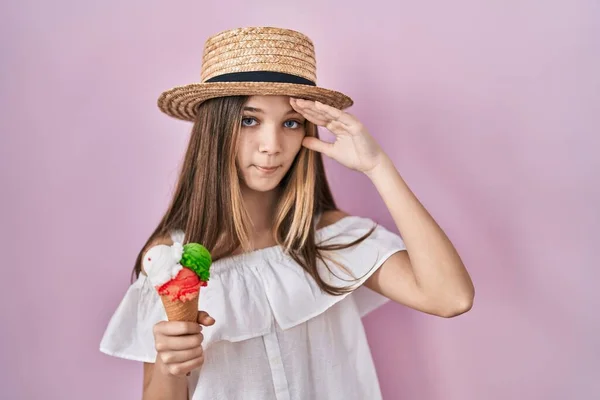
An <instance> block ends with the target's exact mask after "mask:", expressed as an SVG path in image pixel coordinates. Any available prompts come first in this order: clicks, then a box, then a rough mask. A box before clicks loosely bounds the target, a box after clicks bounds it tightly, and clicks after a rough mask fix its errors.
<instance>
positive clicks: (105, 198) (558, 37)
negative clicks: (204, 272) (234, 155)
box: [0, 0, 600, 400]
mask: <svg viewBox="0 0 600 400" xmlns="http://www.w3.org/2000/svg"><path fill="white" fill-rule="evenodd" d="M9 3H13V4H9ZM0 15H2V16H3V23H2V25H1V27H0V30H1V32H0V33H1V34H2V35H1V36H0V37H1V39H0V46H1V47H0V55H1V56H0V57H1V61H0V96H1V97H0V128H1V135H0V176H1V186H0V190H1V193H2V195H1V197H0V198H1V205H2V207H1V209H0V218H1V219H0V221H1V222H0V227H1V228H0V232H1V237H0V243H1V245H0V246H2V260H3V262H2V266H1V268H2V277H3V281H2V282H4V283H5V285H4V290H5V291H4V296H3V299H4V301H5V303H4V306H3V307H2V310H1V311H0V313H1V320H2V329H0V346H1V347H0V350H1V351H0V354H1V356H0V363H1V368H2V371H1V373H0V387H2V396H1V397H2V398H5V399H38V398H44V399H47V400H53V399H82V398H85V399H89V400H100V399H131V398H139V393H140V384H141V366H140V365H138V364H137V363H134V362H129V361H124V360H119V359H115V358H110V357H108V356H105V355H103V354H101V353H99V351H98V344H99V341H100V337H101V335H102V333H103V330H104V328H105V326H106V323H107V322H108V319H109V317H110V315H111V314H112V312H113V310H114V309H115V307H116V306H117V304H118V302H119V300H120V299H121V296H122V295H123V293H124V291H125V290H126V287H127V285H128V279H129V272H130V267H131V264H132V262H133V258H134V256H135V254H136V251H137V250H138V248H139V246H140V245H141V243H142V241H143V240H144V239H145V237H146V235H147V234H148V233H149V231H150V229H151V228H152V227H153V226H154V224H155V223H156V222H157V219H158V217H159V216H160V214H161V212H162V211H163V210H164V207H165V206H166V203H167V200H168V196H169V191H170V188H171V186H172V183H173V181H174V179H175V176H176V175H175V174H176V170H177V165H178V162H179V159H180V157H181V154H182V151H183V149H184V146H185V144H186V139H187V131H188V129H189V125H188V124H186V123H181V122H177V121H175V120H172V119H169V118H168V117H166V116H163V115H162V114H160V113H159V112H158V110H157V108H156V106H155V101H156V97H157V96H158V94H159V93H160V91H161V90H163V89H166V88H169V87H171V86H174V85H178V84H184V83H188V82H191V81H193V80H195V79H197V77H198V76H199V67H200V61H201V50H202V45H203V41H204V39H205V38H206V37H207V35H209V34H212V33H215V32H217V31H220V30H224V29H229V28H232V27H238V26H248V25H276V26H284V27H289V28H293V29H298V30H301V31H303V32H305V33H307V34H308V35H309V36H311V37H312V38H313V40H314V42H315V44H316V49H317V56H318V62H319V81H320V83H321V84H323V85H326V86H329V87H333V88H338V89H340V90H342V91H345V92H348V93H349V94H351V95H352V96H353V97H354V98H355V100H356V106H355V107H354V108H353V109H352V112H353V113H354V114H356V115H357V116H359V117H360V118H361V119H362V120H363V122H364V123H365V124H366V125H367V126H368V127H369V128H370V130H371V132H372V133H373V134H374V136H376V138H377V139H378V140H379V141H380V142H381V143H382V144H383V145H384V147H385V148H386V149H387V150H388V152H389V153H390V155H391V156H392V158H393V159H394V160H395V162H396V164H397V166H398V168H399V169H400V171H401V173H402V174H403V176H404V177H405V178H406V180H407V181H408V182H409V184H410V185H411V187H412V188H413V190H414V191H415V192H416V193H417V195H418V196H419V197H420V198H421V200H422V201H423V202H424V203H425V205H426V206H427V207H428V208H429V210H430V211H431V212H432V213H433V214H434V216H435V217H436V218H437V220H438V221H439V222H440V223H441V224H442V226H444V227H445V229H446V231H447V232H448V234H449V235H450V236H451V238H452V239H453V241H454V242H455V244H456V246H457V247H458V248H459V250H460V252H461V254H462V256H463V258H464V260H465V262H466V264H467V265H468V267H469V268H470V271H471V272H472V275H473V278H474V281H475V284H476V288H477V296H476V303H475V307H474V308H473V310H472V311H471V312H470V313H469V314H467V315H464V316H461V317H459V318H456V319H451V320H443V319H438V318H434V317H430V316H427V315H421V314H418V313H416V312H413V311H411V310H408V309H405V308H403V307H402V306H400V305H397V304H388V305H386V306H384V307H383V308H381V309H380V310H377V311H376V312H374V313H373V314H371V315H370V316H368V317H367V318H366V324H367V329H368V334H369V337H370V339H371V343H372V348H373V353H374V357H375V360H376V363H377V368H378V371H379V374H380V377H381V385H382V389H383V393H384V397H385V399H419V400H433V399H444V400H466V399H469V400H470V399H486V400H493V399H544V400H550V399H597V398H600V381H599V380H598V378H599V372H598V371H600V346H599V344H598V338H599V337H600V329H599V328H600V322H599V319H598V309H599V306H600V295H598V294H597V293H598V292H597V282H598V279H599V278H600V274H599V272H598V271H599V269H600V268H599V266H600V265H599V262H598V256H597V254H596V253H595V250H596V249H597V247H598V246H597V242H598V239H600V237H599V234H598V223H600V213H599V211H598V207H599V204H600V189H599V188H600V179H599V172H600V162H599V160H600V158H599V157H598V149H599V148H600V140H599V137H600V135H599V133H600V132H599V130H600V121H599V115H600V78H599V74H598V71H600V17H599V16H600V7H599V5H598V2H596V1H593V0H590V1H569V2H567V1H562V2H559V1H544V2H542V1H538V2H535V1H529V0H526V1H505V0H494V1H486V2H479V1H464V0H459V1H453V2H442V1H440V2H408V1H396V2H392V1H368V2H363V1H361V2H359V1H333V2H328V3H327V4H318V3H317V2H316V1H303V2H299V3H298V2H296V3H291V2H282V1H275V0H271V1H254V2H243V1H237V0H230V1H227V2H224V3H221V2H217V1H213V2H199V1H176V2H165V1H148V0H146V1H129V2H121V1H116V0H107V1H103V2H89V1H88V2H81V1H79V2H78V1H66V0H57V1H53V2H43V1H34V0H27V1H25V0H21V1H19V2H18V4H17V2H2V4H1V5H0ZM328 167H329V174H330V177H331V180H332V181H333V182H332V186H333V188H334V190H335V193H336V195H337V198H338V199H339V203H340V205H341V206H342V208H343V209H346V210H347V211H349V212H352V213H357V214H361V215H367V216H370V217H373V218H375V219H377V220H379V221H380V222H382V223H383V224H384V225H386V226H388V227H390V228H391V227H392V221H391V219H390V217H389V215H388V214H387V211H386V210H385V209H384V208H383V205H382V202H381V201H380V200H379V198H378V196H377V194H376V193H375V192H374V191H373V190H372V188H371V186H370V183H369V182H368V181H367V180H366V179H365V178H363V177H361V176H358V175H357V174H355V173H352V172H350V171H347V170H344V169H342V168H340V167H338V166H337V165H332V164H331V163H329V164H328ZM357 193H359V194H360V195H357ZM13 282H16V284H13ZM21 285H22V287H21ZM7 288H8V292H7V291H6V290H7ZM216 317H218V316H216Z"/></svg>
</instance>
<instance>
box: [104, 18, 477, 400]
mask: <svg viewBox="0 0 600 400" xmlns="http://www.w3.org/2000/svg"><path fill="white" fill-rule="evenodd" d="M350 105H352V100H351V99H350V98H348V97H347V96H345V95H343V94H341V93H339V92H335V91H332V90H328V89H324V88H320V87H318V86H316V70H315V57H314V48H313V44H312V42H311V41H310V39H309V38H307V37H306V36H304V35H302V34H301V33H298V32H295V31H291V30H286V29H278V28H263V27H261V28H244V29H236V30H232V31H227V32H223V33H220V34H218V35H215V36H213V37H211V38H209V39H208V41H207V42H206V44H205V50H204V57H203V66H202V78H201V83H196V84H191V85H187V86H182V87H176V88H174V89H171V90H169V91H167V92H165V93H163V95H162V96H161V97H160V99H159V107H160V108H161V110H162V111H164V112H165V113H167V114H168V115H170V116H173V117H176V118H180V119H184V120H189V121H194V126H193V130H192V135H191V138H190V142H189V147H188V149H187V153H186V154H185V160H184V164H183V167H182V171H181V174H180V176H179V180H178V183H177V187H176V189H175V193H174V197H173V200H172V202H171V204H170V206H169V208H168V210H167V212H166V214H165V215H164V217H163V218H162V220H161V221H160V223H159V224H158V227H157V228H156V230H155V231H154V232H153V233H152V235H150V238H149V239H148V241H147V243H146V244H145V245H144V246H143V248H142V250H141V251H140V254H139V256H138V260H137V262H136V266H135V273H136V275H137V276H138V279H137V280H136V281H135V283H133V284H132V285H131V287H130V288H129V290H128V291H127V293H126V295H125V298H124V299H123V301H122V303H121V304H120V306H119V308H118V309H117V311H116V312H115V314H114V316H113V318H112V319H111V322H110V324H109V326H108V328H107V331H106V333H105V336H104V338H103V341H102V343H101V350H102V351H103V352H105V353H107V354H110V355H114V356H118V357H123V358H128V359H133V360H139V361H143V362H144V363H145V364H144V384H143V398H144V399H146V400H150V399H186V398H191V399H202V400H207V399H228V400H233V399H261V400H270V399H273V400H290V399H298V400H300V399H302V400H305V399H311V400H315V399H317V400H318V399H328V400H332V399H344V400H349V399H369V400H373V399H379V398H381V394H380V390H379V384H378V382H377V376H376V374H375V368H374V365H373V361H372V359H371V354H370V351H369V347H368V344H367V341H366V337H365V332H364V330H363V326H362V323H361V317H362V316H363V315H365V314H366V313H367V312H369V311H370V310H372V309H373V308H375V307H377V306H379V305H381V304H383V302H384V301H386V300H387V299H391V300H393V301H395V302H398V303H401V304H404V305H406V306H408V307H411V308H414V309H416V310H419V311H422V312H425V313H429V314H433V315H438V316H442V317H452V316H455V315H459V314H461V313H464V312H466V311H467V310H469V309H470V308H471V305H472V302H473V296H474V289H473V285H472V282H471V279H470V277H469V275H468V273H467V271H466V270H465V267H464V266H463V263H462V262H461V259H460V257H459V255H458V254H457V252H456V251H455V249H454V247H453V246H452V244H451V243H450V241H449V240H448V238H447V237H446V235H445V234H444V232H443V231H442V230H441V229H440V228H439V227H438V225H437V224H436V223H435V221H434V220H433V218H432V217H431V216H430V215H429V214H428V212H427V211H426V210H425V209H424V208H423V206H422V205H421V203H420V202H419V201H418V200H417V198H416V197H415V196H414V195H413V193H412V192H411V191H410V189H409V188H408V187H407V185H406V183H405V182H404V181H403V179H402V177H401V176H400V174H399V173H398V171H397V170H396V169H395V168H394V165H393V164H392V162H391V160H390V158H389V157H388V155H387V154H386V153H385V152H384V151H383V150H382V149H381V147H380V146H379V145H378V144H377V143H376V141H375V140H374V139H373V137H372V136H371V135H370V134H369V132H368V131H367V129H366V128H365V127H364V126H363V125H362V124H361V123H360V122H359V121H358V120H357V119H356V118H355V117H353V116H352V115H350V114H348V113H346V112H344V111H342V110H344V109H346V108H347V107H349V106H350ZM317 126H322V127H325V128H327V129H328V130H330V131H331V132H333V133H334V134H335V137H336V139H335V142H333V143H326V142H323V141H321V140H320V139H319V135H318V132H317ZM322 154H325V155H326V156H327V157H330V158H333V159H334V160H336V161H337V162H339V163H341V164H342V165H344V166H346V167H348V168H351V169H353V170H356V171H359V172H362V173H364V174H365V175H366V176H368V177H369V178H370V179H371V181H372V182H373V185H374V186H375V188H376V189H377V190H378V192H379V193H380V195H381V196H382V198H383V200H384V202H385V204H386V205H387V207H388V209H389V211H390V214H391V216H392V218H393V219H394V221H395V223H396V226H397V228H398V230H399V232H400V233H401V234H402V239H401V238H400V236H398V235H396V234H394V233H392V232H390V231H388V230H386V229H385V228H383V227H381V226H378V225H376V224H375V223H374V222H373V221H372V220H370V219H368V218H362V217H358V216H350V215H347V214H345V213H344V212H342V211H340V210H338V209H337V207H336V204H335V202H334V199H333V196H332V194H331V191H330V189H329V186H328V184H327V180H326V177H325V172H324V169H323V162H322V156H321V155H322ZM175 229H183V230H184V231H185V233H186V241H187V242H199V243H202V244H204V245H205V246H206V247H207V248H208V249H209V250H210V251H211V253H212V255H213V260H214V262H213V266H212V270H211V279H210V282H209V284H208V286H207V287H205V288H203V289H202V290H201V292H200V301H199V304H200V306H199V307H200V308H202V309H203V310H204V311H199V313H198V323H191V322H179V321H165V319H166V318H165V312H164V309H163V306H162V304H161V301H160V299H159V296H158V294H157V293H156V290H155V289H154V288H153V287H152V284H151V283H150V282H149V280H148V279H147V277H146V276H145V274H144V273H143V271H141V258H142V256H143V255H144V253H145V251H147V250H148V248H149V247H151V246H152V245H154V244H157V243H164V244H169V243H170V239H169V234H170V232H171V231H173V230H175ZM209 314H210V315H212V316H214V318H215V319H213V318H212V317H211V316H209Z"/></svg>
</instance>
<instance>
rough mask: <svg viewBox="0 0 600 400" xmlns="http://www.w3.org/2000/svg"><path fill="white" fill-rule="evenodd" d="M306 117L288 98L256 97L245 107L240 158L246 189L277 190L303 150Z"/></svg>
mask: <svg viewBox="0 0 600 400" xmlns="http://www.w3.org/2000/svg"><path fill="white" fill-rule="evenodd" d="M304 122H305V119H304V117H303V116H302V115H301V114H299V113H297V112H296V111H295V110H294V109H293V108H292V106H291V105H290V100H289V97H287V96H252V97H250V98H249V99H248V101H247V102H246V104H245V105H244V111H243V116H242V119H241V121H240V124H241V131H240V138H239V147H238V153H237V157H236V161H237V165H238V169H239V171H240V178H241V185H242V188H248V189H250V190H254V191H258V192H267V191H270V190H273V189H275V188H276V187H277V185H278V184H279V182H281V180H282V179H283V177H284V176H285V174H286V173H287V171H288V170H289V169H290V166H291V165H292V163H293V161H294V159H295V157H296V154H298V152H299V151H300V148H301V147H302V139H303V138H304V135H305V128H304Z"/></svg>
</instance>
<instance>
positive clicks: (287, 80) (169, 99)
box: [158, 27, 353, 121]
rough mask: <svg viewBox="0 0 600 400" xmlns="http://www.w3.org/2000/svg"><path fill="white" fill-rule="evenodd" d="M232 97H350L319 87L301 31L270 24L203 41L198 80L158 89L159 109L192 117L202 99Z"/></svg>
mask: <svg viewBox="0 0 600 400" xmlns="http://www.w3.org/2000/svg"><path fill="white" fill-rule="evenodd" d="M236 95H247V96H252V95H285V96H293V97H299V98H304V99H309V100H318V101H320V102H322V103H325V104H328V105H330V106H333V107H336V108H339V109H345V108H348V107H350V106H351V105H352V104H353V101H352V99H351V98H350V97H348V96H346V95H344V94H342V93H339V92H336V91H334V90H329V89H324V88H321V87H318V86H317V71H316V60H315V50H314V46H313V43H312V41H311V40H310V39H309V38H308V37H307V36H305V35H303V34H302V33H300V32H296V31H292V30H289V29H282V28H273V27H249V28H238V29H233V30H229V31H225V32H221V33H218V34H216V35H214V36H211V37H209V38H208V39H207V41H206V43H205V45H204V54H203V58H202V72H201V75H200V82H198V83H192V84H189V85H185V86H177V87H174V88H173V89H170V90H167V91H166V92H164V93H162V94H161V95H160V97H159V99H158V107H159V108H160V109H161V110H162V111H163V112H164V113H166V114H168V115H170V116H172V117H175V118H179V119H182V120H187V121H193V120H194V119H195V115H196V110H197V107H198V105H199V104H200V103H202V102H203V101H205V100H208V99H211V98H215V97H224V96H236Z"/></svg>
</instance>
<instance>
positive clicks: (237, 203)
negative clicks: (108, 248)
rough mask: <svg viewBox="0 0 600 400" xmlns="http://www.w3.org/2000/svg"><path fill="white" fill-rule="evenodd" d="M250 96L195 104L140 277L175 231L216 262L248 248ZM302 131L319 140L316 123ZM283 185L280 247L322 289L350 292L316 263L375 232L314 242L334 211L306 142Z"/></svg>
mask: <svg viewBox="0 0 600 400" xmlns="http://www.w3.org/2000/svg"><path fill="white" fill-rule="evenodd" d="M247 99H248V97H247V96H231V97H221V98H215V99H211V100H208V101H206V102H204V103H202V104H201V105H200V106H199V107H198V113H197V117H196V121H195V123H194V126H193V129H192V134H191V137H190V141H189V144H188V148H187V151H186V154H185V158H184V162H183V165H182V168H181V171H180V174H179V178H178V181H177V185H176V188H175V191H174V194H173V198H172V200H171V203H170V205H169V207H168V209H167V211H166V213H165V215H164V216H163V217H162V219H161V221H160V223H159V224H158V226H157V227H156V229H155V230H154V232H153V233H152V234H151V235H150V237H149V238H148V240H147V242H146V243H145V244H144V246H143V247H142V249H141V250H140V252H139V254H138V257H137V260H136V263H135V267H134V270H133V273H134V275H135V276H136V277H138V276H139V274H140V271H141V260H142V257H143V255H144V253H145V252H146V251H147V249H148V248H149V246H150V245H151V244H152V243H156V242H158V241H160V240H163V239H164V238H168V237H169V233H170V232H171V231H173V230H175V229H183V230H184V231H185V232H186V241H188V242H197V243H202V244H203V245H204V246H205V247H206V248H208V249H209V251H210V252H211V254H212V255H213V260H215V261H216V260H218V259H220V258H224V257H227V256H230V255H232V254H233V253H234V252H235V251H236V250H238V249H241V250H242V251H248V250H251V243H250V236H251V235H250V232H251V231H252V228H251V227H252V223H251V220H250V217H249V215H248V212H247V211H246V208H245V207H244V203H243V201H242V194H241V189H240V180H239V176H238V170H237V168H236V154H237V146H238V137H239V134H240V121H241V119H242V110H243V107H244V104H245V103H246V101H247ZM305 128H306V135H308V136H315V137H318V130H317V127H316V126H315V125H314V124H312V123H310V122H309V121H307V122H306V126H305ZM278 190H279V201H278V203H277V208H276V211H275V218H274V223H273V235H274V238H275V240H276V242H277V244H278V245H280V246H282V248H283V249H284V251H286V252H287V253H288V254H289V255H290V256H291V257H292V258H293V259H294V260H295V261H296V262H297V263H298V264H299V265H301V266H302V268H304V269H305V270H306V271H307V272H308V273H309V274H310V275H311V276H312V277H313V278H314V279H315V281H316V282H317V284H318V285H319V287H320V288H321V289H323V290H324V291H326V292H327V293H330V294H333V295H341V294H343V293H347V292H349V291H350V290H351V289H349V287H348V288H339V287H334V286H331V285H329V284H327V283H326V282H324V281H323V279H321V277H320V276H319V274H318V272H317V260H321V261H322V262H326V258H327V257H325V256H324V252H326V251H330V250H337V249H343V248H347V247H350V246H353V245H355V244H358V243H360V242H361V241H362V240H364V239H365V238H366V237H367V236H368V235H369V234H370V233H371V232H372V230H371V231H369V232H368V233H367V234H366V235H365V236H363V237H361V238H359V239H357V240H355V241H353V242H351V243H346V244H341V245H339V244H338V245H327V246H325V245H317V244H316V243H315V229H316V228H315V223H314V222H315V218H316V217H317V216H318V215H321V214H322V213H324V212H326V211H332V210H337V207H336V204H335V201H334V199H333V196H332V194H331V190H330V188H329V184H328V182H327V177H326V175H325V169H324V167H323V159H322V156H321V154H320V153H318V152H314V151H310V150H308V149H306V148H304V147H302V149H301V150H300V151H299V153H298V154H297V156H296V158H295V160H294V162H293V164H292V166H291V167H290V170H289V171H288V172H287V174H286V175H285V177H284V178H283V179H282V181H281V183H280V185H279V187H278ZM326 265H327V264H326Z"/></svg>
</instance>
